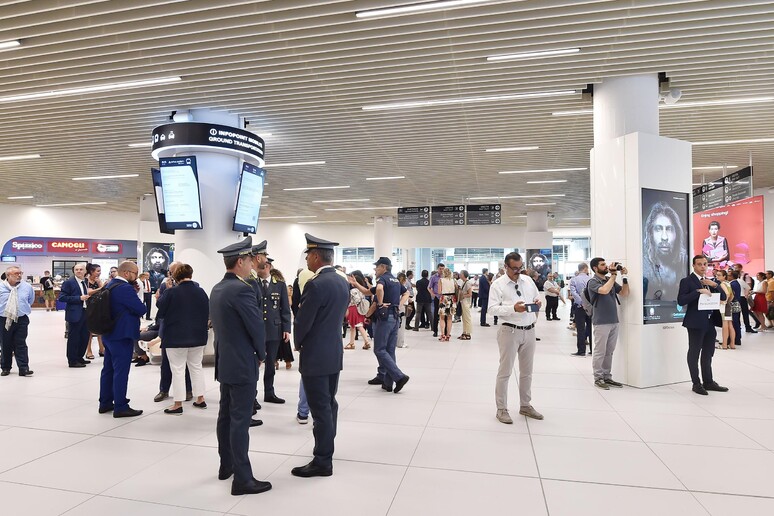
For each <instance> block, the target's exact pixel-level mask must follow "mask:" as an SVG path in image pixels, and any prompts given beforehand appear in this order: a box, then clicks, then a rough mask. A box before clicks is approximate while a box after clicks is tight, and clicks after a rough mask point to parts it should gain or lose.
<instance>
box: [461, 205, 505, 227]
mask: <svg viewBox="0 0 774 516" xmlns="http://www.w3.org/2000/svg"><path fill="white" fill-rule="evenodd" d="M501 208H502V206H501V205H499V204H469V205H468V206H467V211H468V216H467V224H468V225H469V226H487V225H489V224H500V221H501V220H502V216H501V215H502V210H501Z"/></svg>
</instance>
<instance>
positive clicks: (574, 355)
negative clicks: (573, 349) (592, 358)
mask: <svg viewBox="0 0 774 516" xmlns="http://www.w3.org/2000/svg"><path fill="white" fill-rule="evenodd" d="M570 356H573V357H585V356H586V353H570Z"/></svg>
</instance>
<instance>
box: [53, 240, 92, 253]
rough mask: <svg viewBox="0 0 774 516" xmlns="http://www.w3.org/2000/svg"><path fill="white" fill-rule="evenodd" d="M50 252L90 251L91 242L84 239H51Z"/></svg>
mask: <svg viewBox="0 0 774 516" xmlns="http://www.w3.org/2000/svg"><path fill="white" fill-rule="evenodd" d="M48 252H49V253H79V254H83V253H88V252H89V243H88V242H84V241H83V240H51V241H49V242H48Z"/></svg>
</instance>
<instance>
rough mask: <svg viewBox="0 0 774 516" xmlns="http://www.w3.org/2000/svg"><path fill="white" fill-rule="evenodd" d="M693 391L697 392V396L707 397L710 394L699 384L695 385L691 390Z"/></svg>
mask: <svg viewBox="0 0 774 516" xmlns="http://www.w3.org/2000/svg"><path fill="white" fill-rule="evenodd" d="M691 390H692V391H693V392H695V393H696V394H701V395H702V396H706V395H707V394H709V393H708V392H707V389H705V388H704V387H702V386H701V385H699V384H698V383H695V384H693V387H692V388H691Z"/></svg>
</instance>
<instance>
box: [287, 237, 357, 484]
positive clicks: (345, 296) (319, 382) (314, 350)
mask: <svg viewBox="0 0 774 516" xmlns="http://www.w3.org/2000/svg"><path fill="white" fill-rule="evenodd" d="M337 245H339V244H338V243H336V242H328V241H326V240H322V239H319V238H315V237H313V236H312V235H310V234H308V233H307V234H306V246H307V249H306V253H307V254H306V265H307V267H308V268H309V270H311V271H313V272H314V273H315V275H314V277H313V278H312V279H310V280H309V281H307V282H306V284H305V285H304V291H303V294H301V303H300V305H299V308H298V314H297V315H296V321H295V327H294V329H293V334H294V336H295V339H294V340H295V346H296V349H297V350H298V351H299V362H300V366H299V370H300V371H301V381H302V382H303V385H304V391H305V392H306V397H307V400H308V402H309V408H310V410H311V412H312V420H313V421H314V459H312V461H311V462H310V463H309V464H307V465H305V466H299V467H297V468H293V469H292V471H291V473H292V474H293V475H295V476H297V477H316V476H322V477H328V476H331V475H332V474H333V441H334V438H335V437H336V419H337V417H338V409H339V405H338V403H336V391H337V390H338V385H339V374H340V372H341V369H342V362H343V357H344V349H343V347H342V345H341V321H342V319H343V318H344V314H345V313H346V311H347V307H348V306H349V286H348V285H347V281H346V280H345V279H344V278H342V277H341V276H340V275H339V274H337V273H336V270H335V269H334V268H333V266H332V264H333V248H334V247H335V246H337Z"/></svg>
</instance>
